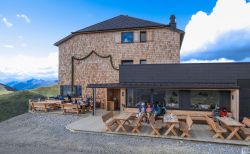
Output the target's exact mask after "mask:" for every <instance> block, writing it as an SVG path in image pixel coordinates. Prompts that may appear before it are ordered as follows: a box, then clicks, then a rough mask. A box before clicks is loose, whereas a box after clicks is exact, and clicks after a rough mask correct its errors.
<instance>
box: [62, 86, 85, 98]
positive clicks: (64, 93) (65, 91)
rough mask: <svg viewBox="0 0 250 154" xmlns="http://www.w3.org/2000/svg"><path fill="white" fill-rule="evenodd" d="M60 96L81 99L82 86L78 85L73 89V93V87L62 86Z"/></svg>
mask: <svg viewBox="0 0 250 154" xmlns="http://www.w3.org/2000/svg"><path fill="white" fill-rule="evenodd" d="M60 94H61V95H62V96H67V95H70V96H74V97H79V96H82V86H79V85H76V86H74V87H73V93H72V92H71V86H70V85H63V86H60Z"/></svg>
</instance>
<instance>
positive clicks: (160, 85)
mask: <svg viewBox="0 0 250 154" xmlns="http://www.w3.org/2000/svg"><path fill="white" fill-rule="evenodd" d="M87 88H167V89H238V88H239V87H238V86H237V85H236V84H235V83H197V82H193V83H190V82H189V83H180V82H175V83H170V82H168V83H167V82H166V83H155V82H151V83H149V82H147V83H142V82H138V83H108V84H89V85H88V86H87Z"/></svg>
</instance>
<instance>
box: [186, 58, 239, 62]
mask: <svg viewBox="0 0 250 154" xmlns="http://www.w3.org/2000/svg"><path fill="white" fill-rule="evenodd" d="M227 62H235V61H234V60H232V59H226V58H219V59H213V60H201V59H190V60H187V61H183V62H182V63H227Z"/></svg>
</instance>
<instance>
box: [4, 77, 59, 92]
mask: <svg viewBox="0 0 250 154" xmlns="http://www.w3.org/2000/svg"><path fill="white" fill-rule="evenodd" d="M57 83H58V80H43V79H34V78H32V79H29V80H26V81H12V82H9V83H7V84H6V85H8V86H10V87H13V88H16V89H17V90H30V89H36V88H39V87H46V86H51V85H55V84H57Z"/></svg>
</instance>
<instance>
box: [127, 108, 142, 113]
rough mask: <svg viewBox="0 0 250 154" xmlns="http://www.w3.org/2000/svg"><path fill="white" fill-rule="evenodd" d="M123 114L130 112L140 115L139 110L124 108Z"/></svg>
mask: <svg viewBox="0 0 250 154" xmlns="http://www.w3.org/2000/svg"><path fill="white" fill-rule="evenodd" d="M123 112H128V113H139V109H137V108H124V109H123Z"/></svg>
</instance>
